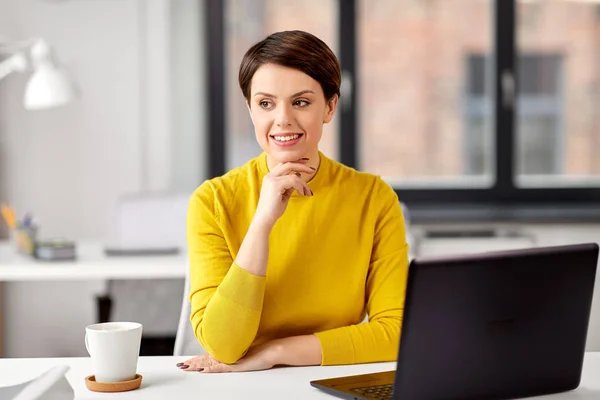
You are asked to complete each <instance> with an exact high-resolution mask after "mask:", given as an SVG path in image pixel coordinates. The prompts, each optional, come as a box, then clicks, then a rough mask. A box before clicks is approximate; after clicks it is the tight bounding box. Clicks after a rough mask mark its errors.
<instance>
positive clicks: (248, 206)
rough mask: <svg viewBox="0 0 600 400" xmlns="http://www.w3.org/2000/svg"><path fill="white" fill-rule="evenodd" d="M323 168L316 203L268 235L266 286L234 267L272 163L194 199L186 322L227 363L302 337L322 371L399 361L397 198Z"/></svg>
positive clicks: (403, 272) (303, 201) (346, 172)
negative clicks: (308, 339)
mask: <svg viewBox="0 0 600 400" xmlns="http://www.w3.org/2000/svg"><path fill="white" fill-rule="evenodd" d="M320 156H321V164H320V166H319V169H318V171H317V172H316V174H315V176H314V177H313V179H312V180H311V181H310V182H309V183H308V186H309V187H310V188H311V190H312V191H313V193H314V196H310V197H309V196H307V197H303V196H299V195H298V194H297V193H294V195H293V196H292V197H291V199H290V201H289V204H288V206H287V210H286V211H285V214H284V215H283V216H282V217H281V218H280V219H279V220H278V221H277V223H276V224H275V226H274V228H273V230H272V232H271V235H270V238H269V260H268V268H267V273H266V277H259V276H256V275H253V274H251V273H249V272H247V271H246V270H244V269H242V268H240V267H239V266H238V265H236V264H235V263H234V262H233V260H235V258H236V256H237V252H238V250H239V248H240V246H241V244H242V241H243V240H244V236H245V234H246V231H247V229H248V226H249V225H250V222H251V220H252V217H253V215H254V212H255V210H256V206H257V204H258V199H259V194H260V188H261V182H262V178H263V177H264V176H265V174H267V173H268V167H267V162H266V154H265V153H263V154H262V155H260V156H259V157H257V158H255V159H253V160H250V161H249V162H248V163H247V164H245V165H243V166H241V167H239V168H236V169H234V170H232V171H230V172H228V173H227V174H225V175H224V176H222V177H219V178H215V179H212V180H208V181H206V182H204V183H203V184H202V185H201V186H200V187H199V188H198V189H196V191H195V192H194V194H193V195H192V197H191V200H190V204H189V210H188V216H187V237H188V246H189V257H190V285H191V286H190V301H191V317H190V319H191V322H192V325H193V328H194V332H195V334H196V337H197V338H198V340H199V341H200V343H201V344H202V346H203V347H204V348H205V349H206V350H207V351H208V352H209V353H210V354H211V355H212V356H213V357H215V358H216V359H217V360H219V361H221V362H225V363H234V362H236V361H237V360H238V359H240V358H241V357H243V356H244V354H245V353H246V352H247V351H248V349H249V348H250V347H252V346H256V345H258V344H261V343H264V342H265V341H268V340H272V339H277V338H284V337H289V336H296V335H306V334H316V335H317V337H318V338H319V341H320V343H321V348H322V354H323V358H322V364H323V365H332V364H353V363H366V362H377V361H392V360H395V359H396V356H397V350H398V342H399V340H398V338H399V335H400V327H401V322H402V314H403V311H404V295H405V288H406V281H407V274H408V246H407V244H406V239H405V238H406V236H405V227H404V219H403V216H402V210H401V207H400V204H399V202H398V198H397V196H396V193H395V192H394V191H393V189H392V188H391V187H390V186H389V185H388V184H387V183H386V182H384V181H383V180H381V179H380V178H378V177H375V176H373V175H371V174H368V173H364V172H358V171H356V170H354V169H351V168H348V167H346V166H344V165H342V164H340V163H338V162H336V161H334V160H331V159H328V158H327V157H325V156H324V155H323V154H320ZM365 314H368V316H369V321H368V322H365V323H361V322H362V321H363V320H364V318H365Z"/></svg>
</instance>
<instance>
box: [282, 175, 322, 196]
mask: <svg viewBox="0 0 600 400" xmlns="http://www.w3.org/2000/svg"><path fill="white" fill-rule="evenodd" d="M276 182H277V183H276V184H277V185H278V186H279V193H280V194H282V195H283V194H285V192H286V191H288V190H290V189H295V190H296V191H297V192H298V193H300V194H301V195H303V196H312V195H313V193H312V191H311V190H310V188H309V187H308V185H307V184H306V182H304V181H303V180H302V179H301V178H300V174H299V173H294V174H292V175H285V176H281V177H279V178H277V180H276Z"/></svg>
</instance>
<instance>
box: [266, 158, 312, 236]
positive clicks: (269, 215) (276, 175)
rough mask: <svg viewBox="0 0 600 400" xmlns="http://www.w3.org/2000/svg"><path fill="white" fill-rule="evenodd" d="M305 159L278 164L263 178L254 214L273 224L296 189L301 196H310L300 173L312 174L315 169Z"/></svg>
mask: <svg viewBox="0 0 600 400" xmlns="http://www.w3.org/2000/svg"><path fill="white" fill-rule="evenodd" d="M306 161H308V160H307V159H302V160H299V161H298V162H287V163H282V164H278V165H277V166H276V167H275V168H273V170H272V171H271V172H269V173H268V174H267V175H265V177H264V178H263V182H262V188H261V191H260V200H259V201H258V207H257V209H256V213H255V215H254V218H255V220H258V221H260V222H262V223H264V224H267V225H268V226H273V225H274V224H275V222H277V220H278V219H279V218H280V217H281V216H282V215H283V213H284V212H285V209H286V207H287V204H288V200H289V199H290V197H291V196H292V193H293V192H294V190H296V191H297V192H298V193H299V194H300V195H302V196H312V195H313V193H312V191H311V190H310V188H309V187H308V185H307V184H306V182H304V181H303V180H302V178H301V173H305V174H308V175H309V176H312V175H313V174H314V173H315V170H314V169H313V168H312V167H309V166H308V165H306V164H305V162H306Z"/></svg>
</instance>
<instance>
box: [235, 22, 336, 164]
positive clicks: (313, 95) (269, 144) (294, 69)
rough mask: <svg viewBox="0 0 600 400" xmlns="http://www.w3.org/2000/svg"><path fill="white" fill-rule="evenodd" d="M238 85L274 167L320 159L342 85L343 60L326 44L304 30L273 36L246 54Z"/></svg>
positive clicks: (260, 142)
mask: <svg viewBox="0 0 600 400" xmlns="http://www.w3.org/2000/svg"><path fill="white" fill-rule="evenodd" d="M315 41H318V43H317V44H318V45H315V43H314V42H315ZM307 60H320V61H321V62H313V63H310V62H307ZM239 83H240V88H241V89H242V94H243V95H244V97H245V99H246V104H247V106H248V110H249V111H250V117H251V118H252V123H253V125H254V131H255V135H256V139H257V141H258V143H259V145H260V146H261V148H262V149H263V150H265V151H266V152H267V154H269V155H271V156H272V157H267V162H268V163H269V167H270V168H271V167H273V166H274V165H276V164H277V163H278V162H288V161H295V160H299V159H300V158H302V157H307V158H312V159H313V160H315V161H316V160H318V158H319V157H318V153H317V152H318V143H319V142H320V140H321V136H322V132H323V124H324V123H329V122H330V121H331V119H332V118H333V114H334V112H335V109H336V106H337V103H338V98H339V95H340V92H339V88H340V84H341V73H340V65H339V62H338V60H337V58H336V57H335V55H334V54H333V52H332V51H331V50H330V49H329V47H327V45H326V44H325V43H323V42H322V41H321V40H320V39H318V38H316V37H315V36H312V35H310V36H308V35H307V34H305V33H304V32H301V31H291V32H280V33H275V34H273V35H271V36H269V37H268V38H267V39H265V40H264V41H263V42H260V43H257V44H255V45H254V46H252V47H251V48H250V49H249V50H248V52H247V53H246V55H245V57H244V59H243V61H242V65H241V67H240V73H239ZM269 150H272V151H269Z"/></svg>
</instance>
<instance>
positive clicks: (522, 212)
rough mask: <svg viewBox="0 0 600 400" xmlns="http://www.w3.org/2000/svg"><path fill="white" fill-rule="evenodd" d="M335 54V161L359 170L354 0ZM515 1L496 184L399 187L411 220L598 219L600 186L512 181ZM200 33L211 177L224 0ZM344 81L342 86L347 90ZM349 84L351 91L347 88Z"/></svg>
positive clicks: (503, 17)
mask: <svg viewBox="0 0 600 400" xmlns="http://www.w3.org/2000/svg"><path fill="white" fill-rule="evenodd" d="M338 1H339V11H338V16H339V21H338V29H339V33H338V37H339V38H344V40H340V42H339V59H340V63H341V66H342V75H343V87H342V97H341V99H340V106H339V108H338V115H337V117H336V118H339V123H340V132H342V133H341V134H340V135H339V159H340V161H341V162H342V163H344V164H346V165H348V166H350V167H353V168H357V169H359V168H360V166H359V165H358V160H359V157H358V150H359V147H360V146H359V139H360V136H359V132H358V114H359V113H358V112H357V111H356V107H357V101H356V98H357V89H356V86H357V85H354V84H353V83H354V82H356V75H357V67H359V66H358V65H357V44H358V41H357V17H358V14H357V2H358V0H338ZM516 2H517V0H495V1H494V2H493V7H494V29H493V34H494V38H493V43H494V52H493V59H494V61H493V63H494V68H493V71H494V79H493V81H494V85H493V94H492V99H493V103H494V104H493V105H492V113H493V115H492V119H493V121H492V125H493V135H494V138H493V142H494V144H495V149H494V152H493V155H492V156H493V158H494V160H493V167H494V168H493V169H494V171H493V173H494V175H495V176H494V177H495V179H494V183H493V185H492V186H491V187H488V188H465V189H463V188H451V189H440V188H432V189H400V188H396V192H397V193H398V197H399V199H400V200H401V201H402V202H403V203H405V205H406V206H407V207H408V209H409V210H410V213H411V219H412V220H413V221H422V222H447V221H486V220H488V221H492V220H493V221H498V220H499V221H505V220H506V221H512V220H516V221H522V220H525V221H542V222H551V221H558V222H581V221H585V222H592V221H600V187H564V188H562V187H547V188H546V187H543V188H542V187H531V188H523V187H519V186H518V185H517V176H516V171H515V170H516V163H515V157H516V155H515V152H514V149H515V143H516V140H517V137H516V135H517V132H516V126H515V125H516V123H515V121H516V116H517V114H516V111H517V110H516V109H515V106H516V104H517V101H518V100H517V99H516V98H514V99H510V97H509V96H510V94H509V93H508V92H507V91H505V90H504V88H503V80H504V81H506V80H507V79H508V80H511V79H512V81H513V82H514V85H515V89H513V90H514V92H515V93H516V92H517V90H516V87H517V86H518V79H517V74H516V61H517V44H516V28H517V23H516ZM205 7H206V9H205V10H206V12H205V18H206V23H205V27H206V29H205V32H203V33H202V34H203V36H204V40H205V41H206V49H207V57H206V60H207V63H208V68H207V76H206V79H207V80H208V85H209V86H208V87H209V91H210V93H211V96H210V97H211V100H210V101H209V102H208V103H207V104H206V107H208V135H207V141H208V149H209V152H208V154H207V156H208V171H209V178H212V177H216V176H220V175H222V174H224V173H225V172H226V169H225V168H226V165H227V164H226V156H227V147H226V139H227V138H226V131H227V130H226V101H227V98H226V92H225V74H224V66H225V59H224V57H225V52H224V47H225V46H224V45H225V34H226V33H225V32H224V26H225V24H224V18H225V17H226V16H225V2H224V1H222V0H206V2H205ZM344 85H346V86H345V87H344ZM348 89H350V90H348Z"/></svg>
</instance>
